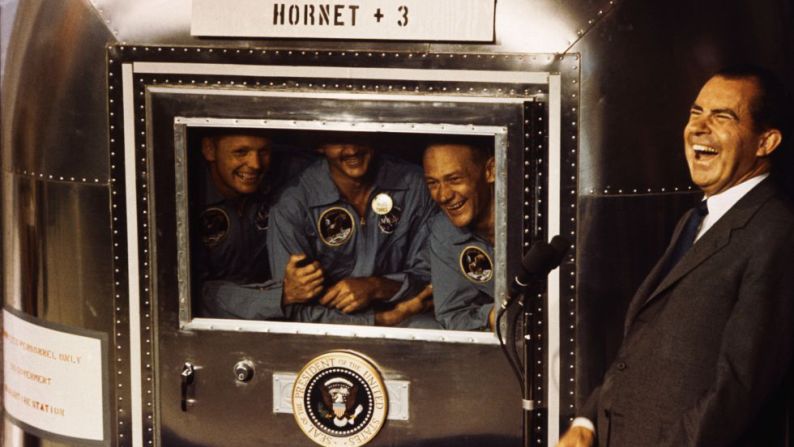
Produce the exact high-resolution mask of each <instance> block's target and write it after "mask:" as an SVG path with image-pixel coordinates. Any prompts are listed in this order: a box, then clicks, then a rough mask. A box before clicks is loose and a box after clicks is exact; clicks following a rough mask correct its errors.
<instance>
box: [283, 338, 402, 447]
mask: <svg viewBox="0 0 794 447" xmlns="http://www.w3.org/2000/svg"><path fill="white" fill-rule="evenodd" d="M387 408H388V396H387V392H386V387H385V385H384V384H383V378H382V377H381V375H380V372H379V371H378V370H377V368H376V367H375V366H374V365H373V364H372V363H371V362H370V361H369V360H368V359H367V358H366V357H364V356H363V355H360V354H358V353H356V352H353V351H331V352H328V353H326V354H323V355H320V356H318V357H316V358H314V359H312V360H311V361H310V362H309V363H307V364H306V366H304V367H303V369H302V370H301V372H300V373H299V374H298V377H297V378H296V379H295V384H294V386H293V389H292V410H293V414H294V415H295V421H296V422H297V423H298V426H300V428H301V430H303V432H304V433H305V434H306V436H308V437H309V438H310V439H311V440H312V441H314V442H316V443H317V444H320V445H322V446H325V447H336V446H349V447H358V446H362V445H364V444H366V443H368V442H369V441H371V440H372V439H373V438H374V437H375V436H376V435H377V434H378V432H379V431H380V429H381V428H382V427H383V423H384V422H385V421H386V414H387Z"/></svg>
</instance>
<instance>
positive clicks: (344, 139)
mask: <svg viewBox="0 0 794 447" xmlns="http://www.w3.org/2000/svg"><path fill="white" fill-rule="evenodd" d="M319 151H320V152H321V153H322V154H323V155H324V157H323V158H321V159H320V160H317V161H316V162H315V163H314V164H312V165H311V166H309V167H308V168H306V170H304V172H303V173H302V174H301V175H300V177H299V178H298V179H297V181H296V182H294V183H293V184H292V185H290V186H288V187H287V188H285V190H284V192H283V193H282V194H281V195H280V197H279V199H278V201H277V203H276V204H275V205H274V206H273V208H272V209H271V213H270V222H271V231H270V232H269V236H268V243H269V245H270V265H271V266H272V269H273V277H274V279H277V280H282V279H283V300H284V303H285V304H286V305H288V308H289V311H288V312H289V316H290V318H291V319H293V320H296V321H305V322H321V323H347V324H364V325H372V324H379V325H396V324H399V323H401V322H404V320H405V319H406V318H408V317H410V316H411V314H413V313H417V312H421V311H425V310H427V308H428V305H429V303H430V300H429V299H428V298H429V296H430V292H429V290H426V291H424V293H422V292H423V289H424V288H425V287H426V286H427V285H428V283H429V279H430V278H429V271H428V266H427V264H426V262H423V260H422V258H421V256H420V253H421V249H422V246H423V243H424V242H425V240H426V238H427V231H428V230H427V225H426V223H427V220H428V218H429V217H430V215H431V213H433V212H434V211H435V206H434V204H433V201H432V200H431V199H430V197H429V196H428V194H427V190H426V188H425V186H424V184H423V180H422V171H421V169H420V168H419V167H418V166H413V165H410V164H408V163H406V162H403V161H400V160H397V159H395V158H391V157H388V156H385V155H382V154H376V153H375V151H374V149H373V148H372V146H371V144H370V143H369V142H368V141H366V140H360V139H357V138H354V137H353V136H347V135H345V136H341V137H339V139H338V140H337V141H332V142H328V143H325V144H322V145H321V146H320V148H319ZM411 300H415V301H417V303H414V304H416V306H412V305H407V304H406V303H410V302H411ZM425 303H426V304H425ZM408 309H412V310H408ZM429 320H430V322H432V318H431V319H429ZM434 324H435V323H434V322H433V325H434Z"/></svg>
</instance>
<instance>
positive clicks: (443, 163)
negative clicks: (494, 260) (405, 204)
mask: <svg viewBox="0 0 794 447" xmlns="http://www.w3.org/2000/svg"><path fill="white" fill-rule="evenodd" d="M424 168H425V181H426V182H427V188H428V189H429V190H430V196H431V197H432V198H433V200H435V201H436V202H437V203H438V205H439V206H440V207H441V209H442V210H444V213H445V214H446V215H447V217H449V220H451V221H452V224H453V225H455V226H456V227H470V228H472V229H474V230H475V231H482V232H484V233H488V232H490V231H492V228H491V229H489V228H486V227H488V226H490V225H491V223H492V222H493V219H492V218H491V217H492V215H493V188H492V187H493V184H494V181H495V180H496V175H495V172H494V163H493V158H489V159H488V160H487V161H484V162H481V163H478V162H477V161H476V155H475V153H474V149H472V148H470V147H469V146H466V145H459V144H439V145H433V146H430V147H428V148H427V150H426V151H425V155H424ZM489 230H490V231H489Z"/></svg>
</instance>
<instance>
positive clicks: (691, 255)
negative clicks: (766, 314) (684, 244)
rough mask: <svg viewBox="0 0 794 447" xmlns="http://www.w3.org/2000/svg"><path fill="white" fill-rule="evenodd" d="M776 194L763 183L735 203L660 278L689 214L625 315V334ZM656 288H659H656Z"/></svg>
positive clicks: (769, 184)
mask: <svg viewBox="0 0 794 447" xmlns="http://www.w3.org/2000/svg"><path fill="white" fill-rule="evenodd" d="M774 192H775V190H774V186H772V184H771V182H770V180H769V179H767V180H764V181H763V182H761V183H760V184H759V185H758V186H756V187H755V188H753V189H752V190H750V191H749V192H748V193H747V194H746V195H745V196H744V197H742V198H741V199H739V201H738V202H736V204H735V205H734V206H733V207H732V208H731V209H730V210H729V211H728V212H727V213H725V215H724V216H722V218H721V219H720V220H719V221H717V223H715V224H714V226H712V227H711V228H710V229H709V230H708V231H707V232H706V233H705V234H704V235H703V236H702V237H701V238H700V239H699V240H698V241H697V242H695V244H694V245H693V246H692V248H691V249H689V251H688V252H687V253H686V254H684V256H683V257H682V258H681V260H680V261H679V262H678V264H677V265H675V266H673V268H672V270H670V272H669V273H668V274H667V276H665V277H664V278H659V276H660V274H661V270H662V268H663V266H664V265H665V263H666V262H667V259H668V258H669V257H670V256H671V255H672V247H673V245H674V243H675V241H676V240H678V237H679V235H680V233H681V231H682V230H683V226H684V225H683V223H684V222H686V219H687V218H688V216H689V213H687V214H686V215H685V216H684V218H682V219H681V221H679V223H678V226H677V228H676V231H675V233H674V235H673V238H672V242H671V244H670V245H669V246H668V247H667V250H666V251H665V253H664V255H663V256H662V259H660V260H659V262H658V263H657V264H656V266H655V267H654V268H653V270H651V273H650V274H649V275H648V277H647V278H646V279H645V281H644V282H643V283H642V285H641V286H640V288H639V289H638V290H637V293H636V294H635V295H634V298H633V299H632V303H631V306H630V307H629V312H628V313H627V314H626V315H627V318H626V330H628V328H629V326H630V325H631V322H632V321H634V318H636V316H637V315H638V314H639V313H640V311H642V309H643V308H645V307H646V306H647V305H648V304H650V303H651V302H653V301H654V300H656V299H657V298H659V296H660V295H661V294H662V292H664V291H665V290H667V289H668V288H670V287H671V286H672V285H673V284H675V283H676V282H677V281H678V280H680V279H681V278H682V277H684V276H685V275H687V274H688V273H689V272H691V271H692V270H694V269H695V268H696V267H697V266H698V265H700V264H702V263H703V262H704V261H706V260H707V259H708V258H710V257H711V256H714V255H715V254H716V253H718V252H719V251H720V250H722V249H723V248H724V247H725V246H726V245H728V243H729V242H730V239H731V233H732V232H733V230H735V229H737V228H742V227H744V226H745V225H746V224H747V222H748V221H749V220H750V218H751V217H752V216H753V215H754V214H755V213H756V211H758V208H760V207H761V205H763V204H764V202H766V201H767V200H768V199H769V198H770V197H771V196H772V195H773V194H774ZM691 212H692V211H690V213H691ZM656 284H658V285H657V286H656V287H655V288H654V285H656ZM651 290H652V292H651ZM649 292H650V293H649Z"/></svg>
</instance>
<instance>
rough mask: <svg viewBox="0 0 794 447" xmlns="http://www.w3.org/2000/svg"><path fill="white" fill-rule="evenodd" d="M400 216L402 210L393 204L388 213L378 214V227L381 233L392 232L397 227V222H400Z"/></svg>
mask: <svg viewBox="0 0 794 447" xmlns="http://www.w3.org/2000/svg"><path fill="white" fill-rule="evenodd" d="M400 217H402V210H401V209H400V208H399V207H397V206H394V207H392V209H391V210H389V212H388V213H386V214H384V215H382V216H378V228H380V231H381V232H383V233H386V234H392V233H394V230H395V228H397V224H398V223H400Z"/></svg>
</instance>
